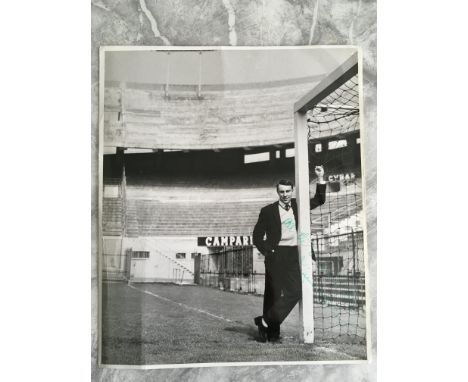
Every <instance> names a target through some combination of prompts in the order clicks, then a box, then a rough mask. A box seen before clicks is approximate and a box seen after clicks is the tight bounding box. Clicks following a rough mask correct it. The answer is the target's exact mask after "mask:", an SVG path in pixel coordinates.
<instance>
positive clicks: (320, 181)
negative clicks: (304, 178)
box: [310, 166, 327, 210]
mask: <svg viewBox="0 0 468 382" xmlns="http://www.w3.org/2000/svg"><path fill="white" fill-rule="evenodd" d="M315 174H316V175H317V188H316V190H315V195H314V197H313V198H312V199H310V209H311V210H313V209H314V208H317V207H318V206H321V205H322V204H324V203H325V192H326V190H327V182H325V180H324V177H323V176H324V170H323V166H315Z"/></svg>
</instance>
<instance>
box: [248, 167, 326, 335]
mask: <svg viewBox="0 0 468 382" xmlns="http://www.w3.org/2000/svg"><path fill="white" fill-rule="evenodd" d="M315 174H316V175H317V189H316V192H315V195H314V197H313V198H312V199H310V209H311V210H312V209H314V208H316V207H318V206H320V205H322V204H324V203H325V191H326V182H325V181H324V170H323V167H322V166H316V167H315ZM293 187H294V186H293V183H292V182H291V181H289V180H280V181H279V182H278V184H277V185H276V192H277V193H278V197H279V200H278V201H276V202H275V203H272V204H269V205H267V206H266V207H263V208H262V210H261V211H260V216H259V217H258V222H257V224H256V225H255V228H254V232H253V243H254V245H255V246H256V247H257V249H258V250H259V251H260V252H261V253H262V254H263V255H264V256H265V293H264V297H263V316H258V317H255V319H254V322H255V324H256V325H257V326H258V332H259V334H260V339H261V340H262V341H263V342H265V341H267V340H268V341H271V342H276V341H279V339H280V325H281V323H282V322H283V321H284V319H285V318H286V317H287V316H288V314H289V313H290V312H291V310H292V309H293V308H294V306H295V305H296V303H297V302H298V301H299V300H300V298H301V297H302V281H301V269H300V265H299V252H298V249H297V236H298V235H297V203H296V199H293V198H292V192H293ZM314 260H315V259H314Z"/></svg>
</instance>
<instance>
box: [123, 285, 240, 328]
mask: <svg viewBox="0 0 468 382" xmlns="http://www.w3.org/2000/svg"><path fill="white" fill-rule="evenodd" d="M128 286H129V287H130V288H132V289H136V290H137V291H139V292H142V293H146V294H149V295H150V296H153V297H156V298H159V299H160V300H163V301H167V302H172V303H173V304H176V305H179V306H181V307H183V308H186V309H189V310H194V311H195V312H198V313H203V314H206V315H207V316H210V317H213V318H217V319H218V320H223V321H227V322H233V321H231V320H230V319H229V318H225V317H221V316H217V315H216V314H213V313H210V312H207V311H206V310H203V309H198V308H194V307H193V306H189V305H186V304H183V303H181V302H177V301H174V300H171V299H169V298H167V297H162V296H159V295H157V294H155V293H152V292H150V291H147V290H142V289H139V288H136V287H134V286H133V285H128Z"/></svg>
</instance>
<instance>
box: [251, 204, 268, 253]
mask: <svg viewBox="0 0 468 382" xmlns="http://www.w3.org/2000/svg"><path fill="white" fill-rule="evenodd" d="M265 232H266V216H265V209H264V208H262V209H261V211H260V215H259V216H258V221H257V224H255V228H254V230H253V243H254V245H255V246H256V247H257V249H258V250H259V251H260V253H261V254H262V255H265V252H266V248H265V240H264V239H263V237H264V236H265Z"/></svg>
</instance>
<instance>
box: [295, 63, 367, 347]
mask: <svg viewBox="0 0 468 382" xmlns="http://www.w3.org/2000/svg"><path fill="white" fill-rule="evenodd" d="M314 90H316V91H315V92H314V91H312V92H311V93H310V98H309V99H305V100H304V99H303V100H302V103H303V108H302V112H305V115H306V120H307V139H308V159H309V173H310V176H311V179H310V180H311V183H310V185H311V193H312V194H313V191H314V189H315V182H314V177H315V174H314V168H315V166H320V165H322V166H323V167H324V169H325V177H326V180H327V184H328V185H327V194H326V202H325V204H323V205H322V206H320V207H318V208H316V209H314V210H312V211H311V227H310V230H311V238H312V240H311V241H312V242H311V245H312V248H313V251H314V253H315V257H316V261H315V264H314V265H313V280H314V282H313V300H314V308H313V316H314V333H315V338H316V340H319V341H320V340H329V339H334V340H342V341H344V342H353V343H363V344H364V343H365V341H366V296H365V259H364V220H363V203H362V186H363V184H362V171H361V142H360V124H359V113H360V102H359V98H360V95H359V79H358V70H357V57H356V58H355V62H352V61H351V60H348V62H346V63H345V64H344V65H343V66H342V67H341V68H338V69H337V70H335V71H334V72H333V73H331V75H329V76H327V77H326V78H325V79H324V81H323V82H322V83H319V84H318V85H317V88H316V89H314Z"/></svg>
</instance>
